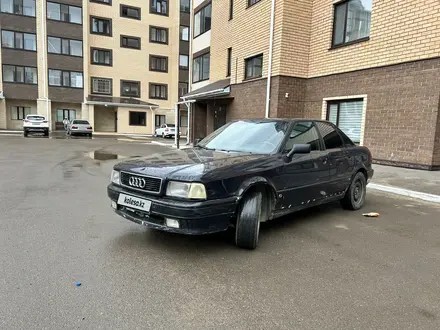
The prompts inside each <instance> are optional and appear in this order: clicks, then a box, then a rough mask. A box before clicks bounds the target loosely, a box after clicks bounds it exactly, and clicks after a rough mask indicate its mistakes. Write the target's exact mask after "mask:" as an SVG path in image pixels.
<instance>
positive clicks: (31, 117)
mask: <svg viewBox="0 0 440 330" xmlns="http://www.w3.org/2000/svg"><path fill="white" fill-rule="evenodd" d="M26 119H29V120H45V119H46V118H44V117H43V116H27V118H26Z"/></svg>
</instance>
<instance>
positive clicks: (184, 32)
mask: <svg viewBox="0 0 440 330" xmlns="http://www.w3.org/2000/svg"><path fill="white" fill-rule="evenodd" d="M180 40H182V41H189V27H188V26H182V25H181V26H180Z"/></svg>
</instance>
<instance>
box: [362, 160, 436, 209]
mask: <svg viewBox="0 0 440 330" xmlns="http://www.w3.org/2000/svg"><path fill="white" fill-rule="evenodd" d="M373 169H374V176H373V180H372V181H371V184H369V185H368V186H369V187H370V188H372V189H379V190H384V191H389V192H393V193H397V194H400V195H406V196H410V197H415V198H420V199H424V200H429V201H436V202H440V171H422V170H413V169H406V168H399V167H393V166H383V165H373Z"/></svg>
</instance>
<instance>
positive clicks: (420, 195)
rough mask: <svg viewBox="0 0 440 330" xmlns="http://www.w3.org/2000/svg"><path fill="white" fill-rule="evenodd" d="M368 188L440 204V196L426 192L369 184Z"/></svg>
mask: <svg viewBox="0 0 440 330" xmlns="http://www.w3.org/2000/svg"><path fill="white" fill-rule="evenodd" d="M367 188H370V189H375V190H380V191H384V192H389V193H392V194H396V195H401V196H406V197H411V198H417V199H421V200H424V201H426V202H433V203H439V204H440V196H439V195H434V194H428V193H424V192H420V191H414V190H409V189H403V188H397V187H391V186H383V185H380V184H375V183H369V184H368V185H367Z"/></svg>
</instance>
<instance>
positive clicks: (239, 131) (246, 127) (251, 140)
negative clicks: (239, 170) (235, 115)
mask: <svg viewBox="0 0 440 330" xmlns="http://www.w3.org/2000/svg"><path fill="white" fill-rule="evenodd" d="M288 127H289V123H288V122H283V121H261V122H258V121H236V122H232V123H230V124H227V125H225V126H223V127H221V128H219V129H218V130H217V131H215V132H214V133H212V134H211V135H209V136H208V137H206V138H205V139H203V140H202V141H200V143H199V144H198V145H197V146H199V147H201V148H206V149H214V150H225V151H237V152H250V153H257V154H270V153H273V152H275V151H276V150H277V149H278V147H279V146H280V144H281V142H282V141H283V139H284V136H285V134H286V132H287V129H288Z"/></svg>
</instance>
